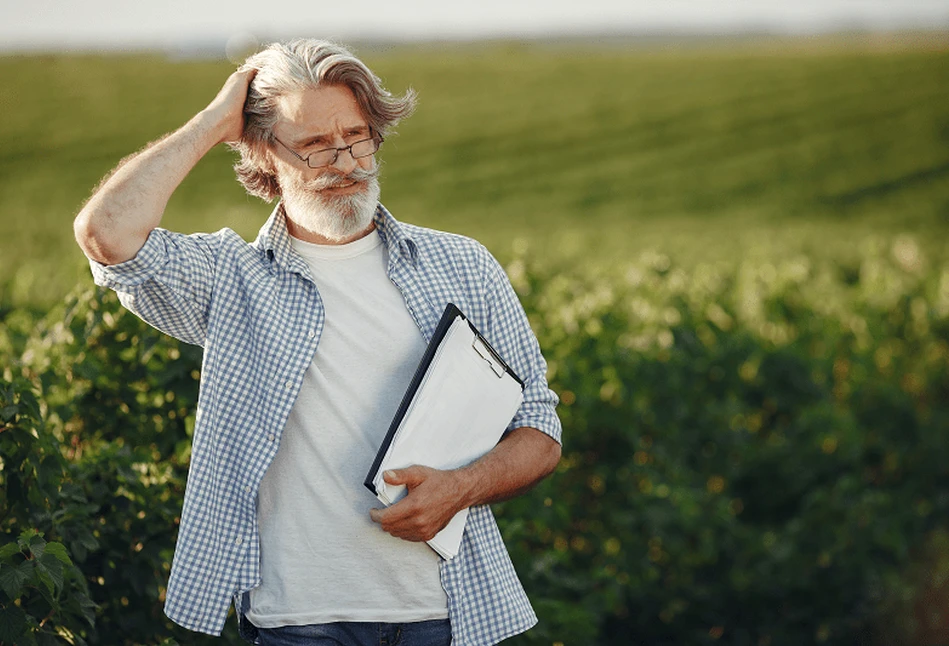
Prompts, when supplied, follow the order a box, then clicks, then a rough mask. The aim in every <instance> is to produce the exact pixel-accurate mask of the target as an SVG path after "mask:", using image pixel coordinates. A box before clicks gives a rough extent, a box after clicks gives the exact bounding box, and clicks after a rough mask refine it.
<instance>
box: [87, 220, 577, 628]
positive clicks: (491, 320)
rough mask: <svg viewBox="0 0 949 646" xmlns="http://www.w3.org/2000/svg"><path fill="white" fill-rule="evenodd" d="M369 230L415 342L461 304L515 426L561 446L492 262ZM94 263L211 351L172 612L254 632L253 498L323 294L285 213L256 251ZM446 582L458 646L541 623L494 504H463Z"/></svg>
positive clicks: (123, 290)
mask: <svg viewBox="0 0 949 646" xmlns="http://www.w3.org/2000/svg"><path fill="white" fill-rule="evenodd" d="M375 224H376V227H377V228H378V231H379V234H380V236H381V237H382V240H383V243H384V244H385V247H386V250H387V252H388V268H387V273H388V275H389V278H390V280H392V282H393V283H394V284H395V285H396V286H397V287H398V288H399V290H400V291H401V292H402V295H403V297H404V298H405V303H406V306H407V307H408V310H409V312H410V313H411V315H412V318H413V319H414V320H415V322H416V324H417V325H418V327H419V329H420V330H421V332H422V335H423V337H424V338H425V339H426V340H428V339H430V338H431V336H432V334H433V332H434V330H435V326H436V324H437V323H438V320H439V317H440V316H441V313H442V311H443V310H444V308H445V305H446V303H448V302H453V303H455V304H456V305H457V306H458V307H460V308H461V310H462V311H463V312H464V313H465V314H466V315H467V316H468V317H469V318H470V319H471V320H472V322H473V323H474V324H475V326H476V327H477V328H478V329H479V330H480V331H481V332H482V333H483V334H484V335H485V336H486V337H487V338H488V340H489V342H490V343H491V344H492V345H493V346H494V347H495V348H496V349H497V350H498V351H499V353H500V354H501V356H503V357H504V358H505V359H506V360H507V362H508V363H509V364H510V365H511V367H512V368H513V369H514V371H515V372H516V373H517V374H518V375H519V376H521V377H522V378H523V379H524V381H525V384H526V388H525V391H524V403H523V405H522V406H521V407H520V409H519V410H518V412H517V414H516V415H515V417H514V419H513V420H512V421H511V424H510V427H509V428H511V429H513V428H517V427H522V426H527V427H532V428H536V429H539V430H540V431H542V432H544V433H546V434H548V435H550V436H551V437H553V438H554V439H556V440H557V441H558V442H559V441H560V435H561V427H560V421H559V419H558V418H557V414H556V412H555V407H556V404H557V397H556V395H555V394H554V393H553V392H552V391H551V390H550V389H549V388H548V386H547V380H546V362H545V361H544V358H543V356H541V353H540V348H539V347H538V343H537V340H536V338H535V337H534V334H533V333H532V332H531V329H530V326H529V325H528V322H527V317H526V316H525V314H524V311H523V308H522V307H521V305H520V303H519V301H518V299H517V296H516V295H515V293H514V291H513V289H512V288H511V285H510V283H509V281H508V279H507V276H506V275H505V274H504V271H503V270H502V268H501V267H500V265H499V264H498V263H497V261H496V260H495V259H494V258H493V257H492V256H491V255H490V253H488V251H487V250H486V249H485V248H484V247H483V246H481V245H480V244H478V243H477V242H475V241H474V240H471V239H469V238H465V237H462V236H458V235H452V234H447V233H441V232H437V231H433V230H431V229H425V228H421V227H416V226H412V225H407V224H402V223H399V222H397V221H396V220H395V218H393V217H392V215H390V214H389V212H388V211H386V209H385V208H384V207H382V205H380V206H379V207H378V209H377V211H376V214H375ZM91 265H92V273H93V276H94V278H95V281H96V283H97V284H99V285H102V286H105V287H109V288H111V289H114V290H115V291H116V292H117V293H118V295H119V298H120V300H121V301H122V303H123V304H124V305H125V307H127V308H128V309H130V310H131V311H133V312H135V313H136V314H137V315H138V316H140V317H141V318H142V319H144V320H145V321H146V322H148V323H149V324H151V325H153V326H154V327H156V328H158V329H159V330H161V331H163V332H165V333H167V334H170V335H171V336H173V337H175V338H177V339H180V340H182V341H184V342H186V343H192V344H197V345H201V346H203V347H204V359H203V363H202V369H201V385H200V392H199V396H198V410H197V414H196V419H195V427H194V437H193V445H192V453H191V467H190V471H189V474H188V484H187V488H186V491H185V498H184V508H183V509H182V513H181V525H180V527H179V530H178V542H177V545H176V548H175V556H174V561H173V563H172V568H171V576H170V578H169V581H168V589H167V593H166V598H165V613H166V614H167V615H168V616H169V617H170V618H171V619H172V620H173V621H175V622H176V623H178V624H180V625H182V626H184V627H186V628H190V629H191V630H196V631H200V632H204V633H209V634H220V633H221V630H222V628H223V626H224V622H225V619H226V617H227V612H228V606H229V603H230V602H231V601H232V600H233V601H235V604H236V606H237V609H238V615H239V617H240V619H241V621H240V625H241V628H242V634H244V635H245V636H248V634H247V630H246V629H248V628H251V629H252V627H249V626H248V625H247V623H246V622H245V621H244V620H243V616H242V615H243V613H242V606H243V603H242V602H243V601H244V600H245V599H246V594H245V593H246V591H248V590H250V589H251V588H254V587H255V586H257V585H258V584H259V582H260V567H259V557H260V546H259V537H258V532H257V490H258V487H259V486H260V481H261V478H263V476H264V472H265V471H266V470H267V467H268V466H269V465H270V462H271V460H273V458H274V455H275V454H276V453H277V447H278V446H279V443H280V435H281V432H282V431H283V428H284V425H285V424H286V421H287V416H288V415H289V413H290V409H291V407H292V406H293V403H294V401H295V400H296V398H297V392H298V390H299V389H300V384H301V383H302V381H303V375H304V373H305V372H306V369H307V367H308V366H309V365H310V362H311V361H312V359H313V356H314V353H315V351H316V348H317V344H318V343H319V340H320V333H321V331H322V329H323V322H324V317H325V313H324V310H323V305H322V301H321V300H320V294H319V290H318V289H317V286H316V284H315V283H314V282H313V277H312V275H311V273H310V271H309V268H308V267H307V265H306V263H305V261H304V260H303V259H302V258H300V257H299V256H298V255H297V254H296V252H294V251H293V249H292V248H291V246H290V236H289V234H288V233H287V227H286V221H285V219H284V216H283V211H282V208H280V207H279V206H278V207H277V209H275V210H274V213H273V215H271V217H270V219H269V220H268V221H267V223H266V224H265V225H264V226H263V228H261V230H260V233H259V234H258V236H257V240H256V241H254V242H253V243H252V244H248V243H247V242H245V241H244V240H243V239H241V237H240V236H238V235H237V234H236V233H235V232H234V231H232V230H230V229H222V230H221V231H218V232H217V233H210V234H193V235H182V234H178V233H172V232H169V231H166V230H164V229H155V230H153V231H152V232H151V234H150V235H149V236H148V240H147V242H146V243H145V245H144V246H143V247H142V248H141V250H140V251H139V252H138V254H137V255H136V256H135V257H134V258H132V259H131V260H128V261H126V262H124V263H121V264H118V265H113V266H104V265H101V264H99V263H96V262H94V261H91ZM353 486H361V485H360V483H354V485H353ZM441 580H442V585H443V587H444V589H445V592H446V593H447V596H448V612H449V617H450V619H451V624H452V633H453V644H455V645H458V646H462V645H464V646H467V645H469V644H470V645H475V644H494V643H496V642H498V641H501V640H502V639H504V638H506V637H509V636H511V635H514V634H517V633H520V632H523V631H524V630H527V629H528V628H530V627H531V626H532V625H534V624H535V623H536V621H537V618H536V617H535V615H534V612H533V610H532V609H531V606H530V602H529V601H528V599H527V596H526V594H525V593H524V590H523V588H522V587H521V584H520V582H519V581H518V579H517V575H516V574H515V572H514V568H513V566H512V564H511V560H510V557H509V556H508V553H507V550H506V548H505V547H504V544H503V542H502V540H501V535H500V533H499V531H498V528H497V524H496V523H495V520H494V516H493V515H492V513H491V509H490V508H489V507H488V506H480V507H475V508H473V509H471V512H470V515H469V517H468V522H467V527H466V530H465V534H464V540H463V543H462V547H461V551H460V553H459V554H458V556H457V557H455V558H454V559H453V560H451V561H443V562H442V565H441ZM328 593H329V592H328Z"/></svg>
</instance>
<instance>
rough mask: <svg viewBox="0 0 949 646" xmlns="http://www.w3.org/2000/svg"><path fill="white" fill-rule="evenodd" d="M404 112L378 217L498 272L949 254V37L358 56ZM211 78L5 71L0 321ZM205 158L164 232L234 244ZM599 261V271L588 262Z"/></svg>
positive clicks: (178, 70)
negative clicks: (133, 157) (478, 252)
mask: <svg viewBox="0 0 949 646" xmlns="http://www.w3.org/2000/svg"><path fill="white" fill-rule="evenodd" d="M357 53H359V54H360V55H361V56H362V57H363V58H364V59H365V60H366V62H367V63H368V64H369V65H370V66H371V67H372V68H373V70H375V71H376V72H377V73H378V74H379V75H380V76H381V77H382V78H383V80H384V81H385V83H386V85H387V87H389V89H391V90H392V91H393V92H396V93H401V92H403V91H404V90H405V89H407V88H408V87H414V88H415V89H416V90H417V91H418V93H419V106H418V110H417V111H416V113H415V114H414V115H413V116H412V117H411V118H409V119H407V120H405V121H404V122H403V123H402V124H400V125H399V128H398V134H397V135H395V136H392V137H390V138H389V139H387V141H386V143H385V145H384V147H383V148H382V150H381V151H380V157H381V159H382V160H383V162H384V166H383V170H382V172H383V180H382V181H383V202H384V203H385V204H386V206H387V207H389V208H390V210H391V211H392V212H393V213H394V214H395V215H396V217H399V218H401V219H403V220H404V221H407V222H412V223H415V224H420V225H424V226H432V227H435V228H438V229H444V230H448V231H454V232H457V233H463V234H467V235H471V236H473V237H475V238H477V239H478V240H479V241H481V242H483V243H484V244H485V245H486V246H487V247H488V248H489V249H490V250H491V251H492V252H493V253H494V254H495V255H496V256H497V257H498V258H500V259H502V261H508V260H510V259H511V257H512V249H511V240H512V239H515V238H519V237H524V236H529V238H530V243H531V245H532V249H533V251H534V253H535V257H536V258H537V259H543V260H544V261H553V262H580V263H582V264H583V265H588V264H591V263H599V264H601V265H604V266H609V265H610V264H613V263H615V262H617V261H624V262H625V261H626V260H627V259H629V258H632V257H634V256H635V255H637V254H638V253H640V252H642V251H644V250H647V249H651V248H662V249H663V250H664V251H665V252H666V253H669V254H670V255H671V256H672V257H673V259H674V260H675V261H676V262H677V263H678V264H679V265H686V264H688V265H691V264H692V263H694V262H697V261H702V262H706V261H717V260H723V259H726V260H727V259H730V258H733V257H735V256H738V255H742V256H744V255H747V254H748V253H749V252H751V247H752V246H764V251H763V252H762V253H764V254H767V257H770V258H777V257H782V258H786V257H790V256H793V255H795V254H796V253H799V252H805V253H807V254H808V255H813V256H819V257H821V258H828V257H844V258H853V257H854V256H855V253H854V250H853V248H852V244H851V243H852V241H853V240H854V239H859V238H862V237H864V236H866V235H868V234H870V233H872V232H883V233H886V234H888V235H890V234H895V233H897V232H902V231H909V232H914V233H916V234H917V235H918V236H919V242H920V244H921V245H923V246H924V248H925V249H926V250H927V252H928V253H929V254H930V255H936V254H945V253H946V252H947V251H949V247H947V243H949V226H947V223H949V217H947V214H949V181H947V180H949V153H947V151H949V47H947V37H946V35H945V34H939V33H933V34H931V35H923V36H918V37H916V38H914V37H913V36H906V37H904V38H902V39H901V38H899V37H894V38H892V39H890V40H887V39H886V38H885V37H882V36H866V37H863V38H861V37H853V38H850V39H848V38H846V37H832V36H828V37H822V38H813V37H811V38H805V39H798V40H794V39H786V40H780V39H778V40H773V39H762V40H758V41H752V42H744V43H742V42H739V43H737V44H736V43H733V42H730V41H727V40H726V41H719V42H716V41H702V42H694V43H689V44H688V46H684V47H683V46H679V47H676V46H674V45H672V46H663V45H662V43H652V44H650V45H649V46H644V45H643V44H642V43H636V42H610V43H605V44H595V43H585V44H584V43H512V42H495V43H479V44H468V45H462V44H456V45H449V44H441V45H437V46H436V45H415V46H408V45H405V46H399V47H389V48H373V47H370V46H366V47H364V48H357ZM231 70H232V66H231V65H230V64H229V63H226V62H222V61H215V60H204V59H200V60H182V59H175V60H169V59H167V58H165V57H163V56H161V55H151V56H146V55H139V56H92V55H85V56H67V55H57V56H39V55H37V56H0V78H2V79H3V83H2V84H0V114H2V115H3V119H0V227H2V228H3V231H4V235H3V236H2V237H0V310H2V309H3V308H4V307H9V306H11V305H16V306H20V305H25V304H33V305H40V306H44V307H45V306H50V305H52V304H53V303H56V302H58V301H59V300H60V299H61V298H62V296H63V295H65V294H66V293H67V292H68V291H69V290H70V289H71V288H72V287H73V285H74V284H75V282H76V277H77V276H79V275H82V274H83V273H85V272H86V271H87V270H86V267H85V261H84V259H83V258H82V254H81V253H80V252H79V250H78V248H77V247H76V245H75V244H74V243H73V240H72V229H71V226H70V223H71V219H72V217H73V215H74V214H75V213H76V212H77V211H78V209H79V207H80V204H81V203H82V201H83V200H84V199H86V197H88V195H89V194H90V191H91V190H92V187H93V186H95V185H96V183H97V182H98V181H99V179H100V178H101V177H102V176H103V175H105V174H106V172H108V171H109V170H110V169H111V168H112V167H114V166H115V165H116V164H117V163H118V161H119V160H120V159H122V158H123V157H125V156H126V155H128V154H130V153H131V152H133V151H135V150H138V149H140V148H141V147H142V146H144V145H145V144H146V143H147V142H149V141H153V140H155V139H157V138H158V137H160V136H161V135H163V134H165V133H166V132H169V131H172V130H174V129H175V128H178V127H180V126H181V125H182V124H183V123H185V122H186V121H187V120H188V119H190V118H191V117H192V116H193V115H194V114H195V113H196V112H197V111H198V110H200V109H202V108H203V107H204V106H206V105H207V103H208V102H209V101H210V100H211V99H212V98H213V97H214V95H215V93H216V92H217V90H218V88H219V87H220V86H221V85H222V84H223V82H224V80H225V79H226V78H227V75H228V74H229V73H230V72H231ZM232 163H233V155H232V154H231V153H230V152H229V151H227V150H226V149H225V148H224V147H218V148H216V149H215V150H212V151H211V152H210V153H209V154H208V155H207V157H206V158H205V159H203V160H202V161H201V162H200V163H199V164H198V166H197V167H196V168H195V169H194V170H193V171H192V172H191V173H190V175H189V177H188V178H187V179H186V180H185V182H184V183H183V184H182V186H181V187H180V188H179V189H178V190H177V191H176V192H175V195H174V196H173V197H172V199H171V201H170V202H169V204H168V208H167V211H166V215H165V219H164V220H163V223H164V226H166V227H167V228H169V229H172V230H175V231H182V232H185V233H190V232H193V231H215V230H218V229H220V228H221V227H225V226H227V227H231V228H233V229H234V230H235V231H237V232H238V233H239V234H241V235H243V236H244V237H245V238H247V239H253V237H254V236H255V234H256V232H257V229H258V228H259V227H260V225H261V223H262V222H263V221H264V220H265V219H266V217H267V215H268V214H269V211H270V207H269V206H268V205H266V204H264V203H262V202H260V201H258V200H256V199H252V198H248V197H247V195H246V194H245V193H244V192H243V190H242V189H241V188H240V186H239V185H238V184H237V182H236V181H235V179H234V173H233V171H232V170H231V165H232ZM593 249H595V250H596V253H595V254H591V253H590V250H593Z"/></svg>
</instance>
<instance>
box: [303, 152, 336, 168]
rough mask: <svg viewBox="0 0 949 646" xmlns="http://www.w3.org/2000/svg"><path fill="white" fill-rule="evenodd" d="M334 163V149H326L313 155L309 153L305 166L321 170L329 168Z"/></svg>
mask: <svg viewBox="0 0 949 646" xmlns="http://www.w3.org/2000/svg"><path fill="white" fill-rule="evenodd" d="M334 161H336V149H335V148H327V149H326V150H317V151H316V152H315V153H310V155H309V156H307V158H306V165H307V166H309V167H310V168H322V167H323V166H329V165H330V164H332V163H333V162H334Z"/></svg>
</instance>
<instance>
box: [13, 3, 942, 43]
mask: <svg viewBox="0 0 949 646" xmlns="http://www.w3.org/2000/svg"><path fill="white" fill-rule="evenodd" d="M920 28H922V29H940V28H941V29H946V28H949V0H543V1H535V0H455V1H452V0H414V1H413V0H401V1H394V0H386V1H383V0H357V1H355V2H353V1H343V2H331V1H327V0H323V1H317V0H306V1H303V0H256V2H251V1H250V0H229V1H227V2H223V1H221V0H149V1H146V0H0V50H8V51H9V50H62V49H88V48H96V49H100V48H106V49H109V48H128V49H142V48H155V47H158V48H168V49H178V48H188V47H195V46H200V45H205V46H212V47H213V46H218V47H223V43H224V42H226V41H227V40H228V39H229V38H231V37H234V36H235V35H237V34H252V35H253V36H255V37H256V38H258V39H260V40H268V39H275V38H286V37H290V36H318V37H328V38H336V39H340V40H344V41H345V40H369V39H386V40H415V39H441V38H449V39H453V38H462V39H467V38H481V37H505V36H509V37H517V36H523V37H542V36H555V35H591V34H602V33H642V32H656V31H659V32H661V31H687V32H693V31H694V32H700V33H712V34H721V33H734V32H736V31H748V30H768V31H775V32H779V33H810V32H822V31H834V30H841V29H845V30H852V29H869V30H895V29H920Z"/></svg>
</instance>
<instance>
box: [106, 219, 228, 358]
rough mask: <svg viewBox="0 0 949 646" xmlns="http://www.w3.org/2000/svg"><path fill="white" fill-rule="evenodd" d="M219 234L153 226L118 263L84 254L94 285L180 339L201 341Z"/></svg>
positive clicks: (212, 285)
mask: <svg viewBox="0 0 949 646" xmlns="http://www.w3.org/2000/svg"><path fill="white" fill-rule="evenodd" d="M219 246H220V235H218V234H207V233H196V234H192V235H183V234H180V233H173V232H171V231H167V230H165V229H160V228H157V229H153V230H152V231H151V233H150V234H149V235H148V239H147V240H146V241H145V245H144V246H143V247H142V248H141V249H139V251H138V253H137V254H136V255H135V257H134V258H131V259H130V260H127V261H125V262H123V263H119V264H117V265H103V264H101V263H99V262H96V261H95V260H92V259H91V258H90V259H89V265H90V266H91V268H92V277H93V279H94V280H95V283H96V284H97V285H101V286H102V287H107V288H109V289H112V290H114V291H115V292H116V294H118V297H119V300H120V301H121V302H122V305H124V306H125V307H126V308H128V309H129V310H131V311H132V312H134V313H135V314H136V315H138V316H139V317H140V318H142V319H143V320H144V321H145V322H147V323H148V324H149V325H152V326H153V327H155V328H157V329H159V330H161V331H162V332H164V333H166V334H169V335H171V336H173V337H175V338H177V339H179V340H181V341H184V342H185V343H192V344H195V345H203V344H204V340H205V337H206V336H207V323H208V313H209V311H210V307H211V296H212V293H213V287H214V278H215V271H216V265H217V254H218V248H219Z"/></svg>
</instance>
